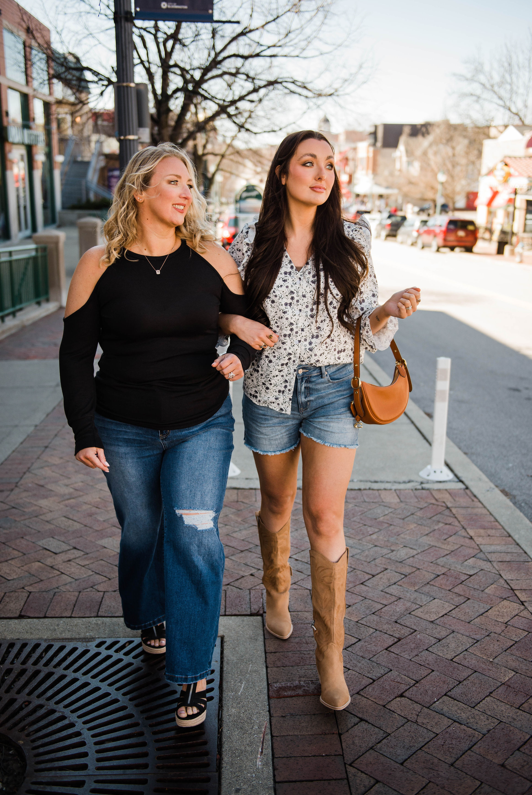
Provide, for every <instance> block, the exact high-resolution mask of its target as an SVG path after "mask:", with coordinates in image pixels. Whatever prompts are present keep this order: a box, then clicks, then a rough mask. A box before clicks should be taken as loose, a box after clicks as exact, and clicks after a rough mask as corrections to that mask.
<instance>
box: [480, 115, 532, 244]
mask: <svg viewBox="0 0 532 795" xmlns="http://www.w3.org/2000/svg"><path fill="white" fill-rule="evenodd" d="M477 225H478V226H479V228H480V229H481V230H483V232H484V234H485V236H486V237H491V238H492V239H494V240H497V241H499V240H500V241H501V242H503V243H506V242H510V239H512V242H514V241H515V239H516V237H517V239H518V240H519V241H521V242H522V243H524V245H525V246H526V248H527V249H529V248H532V127H524V126H514V125H510V126H508V127H506V128H505V129H504V130H503V131H502V132H501V130H498V129H495V128H493V129H492V130H490V137H489V138H487V139H486V140H485V141H484V146H483V153H482V172H481V177H480V188H479V194H478V200H477Z"/></svg>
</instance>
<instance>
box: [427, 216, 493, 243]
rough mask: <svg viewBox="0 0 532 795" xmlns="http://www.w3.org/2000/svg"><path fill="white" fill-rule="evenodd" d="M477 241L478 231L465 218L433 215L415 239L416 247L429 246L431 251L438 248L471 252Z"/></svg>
mask: <svg viewBox="0 0 532 795" xmlns="http://www.w3.org/2000/svg"><path fill="white" fill-rule="evenodd" d="M477 240H478V229H477V225H476V223H475V222H474V221H468V220H466V219H465V218H453V217H452V216H450V217H449V216H448V215H435V216H433V217H432V218H429V220H428V223H427V225H426V226H425V228H424V229H422V230H421V232H420V234H419V235H418V238H417V243H416V245H417V247H418V248H426V247H427V246H430V248H431V250H432V251H439V250H440V248H448V249H450V250H451V251H454V250H455V248H463V249H464V250H465V251H473V247H474V246H475V244H476V242H477Z"/></svg>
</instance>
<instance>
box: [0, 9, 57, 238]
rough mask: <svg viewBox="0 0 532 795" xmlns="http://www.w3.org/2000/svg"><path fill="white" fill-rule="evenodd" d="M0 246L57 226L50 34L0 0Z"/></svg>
mask: <svg viewBox="0 0 532 795" xmlns="http://www.w3.org/2000/svg"><path fill="white" fill-rule="evenodd" d="M0 11H1V18H0V19H1V26H0V27H1V30H0V34H1V35H0V110H1V113H2V146H1V149H0V173H1V184H0V243H6V242H7V243H17V242H23V240H24V238H27V237H30V236H31V235H32V234H33V233H34V232H37V231H40V230H41V229H43V228H44V227H47V226H52V225H54V224H55V223H56V222H57V212H58V210H59V209H60V201H61V181H60V171H59V169H60V162H59V160H60V158H59V154H58V148H57V130H56V119H55V106H54V96H53V80H52V69H51V58H50V55H49V53H50V52H51V50H50V31H49V30H48V28H47V27H46V26H45V25H43V24H42V23H40V22H39V20H37V19H35V17H33V16H32V15H31V14H29V13H28V12H27V11H26V10H25V9H24V8H22V6H19V5H18V3H15V2H14V0H0Z"/></svg>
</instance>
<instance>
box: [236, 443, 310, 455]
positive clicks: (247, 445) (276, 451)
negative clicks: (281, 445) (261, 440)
mask: <svg viewBox="0 0 532 795" xmlns="http://www.w3.org/2000/svg"><path fill="white" fill-rule="evenodd" d="M298 444H299V441H297V442H296V443H295V444H293V445H292V447H287V448H286V450H274V451H273V452H265V451H264V450H257V449H256V448H255V447H252V446H251V445H250V444H248V443H247V442H244V447H247V448H248V450H251V452H252V453H258V454H259V455H282V454H283V453H290V452H291V451H292V450H295V449H296V447H297V446H298Z"/></svg>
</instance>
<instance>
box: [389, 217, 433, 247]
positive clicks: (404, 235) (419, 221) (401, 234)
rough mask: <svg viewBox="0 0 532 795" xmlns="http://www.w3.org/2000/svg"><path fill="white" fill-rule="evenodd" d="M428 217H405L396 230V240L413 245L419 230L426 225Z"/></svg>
mask: <svg viewBox="0 0 532 795" xmlns="http://www.w3.org/2000/svg"><path fill="white" fill-rule="evenodd" d="M428 220H429V219H428V218H407V220H406V221H405V222H404V224H403V225H402V226H401V227H400V228H399V230H398V232H397V242H398V243H406V245H407V246H415V245H416V241H417V239H418V237H419V233H420V231H421V230H422V229H423V228H424V227H425V226H426V225H427V221H428Z"/></svg>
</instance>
